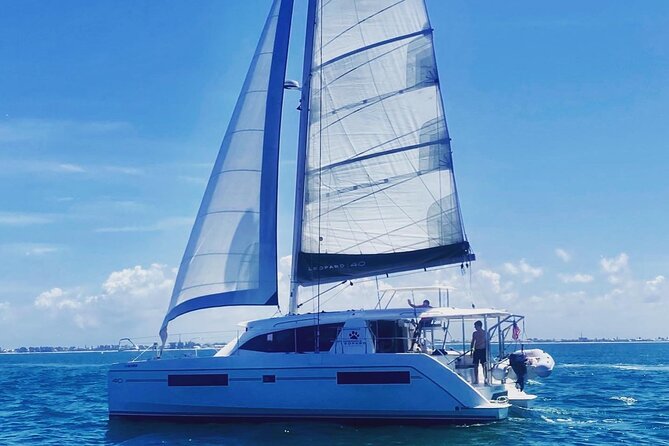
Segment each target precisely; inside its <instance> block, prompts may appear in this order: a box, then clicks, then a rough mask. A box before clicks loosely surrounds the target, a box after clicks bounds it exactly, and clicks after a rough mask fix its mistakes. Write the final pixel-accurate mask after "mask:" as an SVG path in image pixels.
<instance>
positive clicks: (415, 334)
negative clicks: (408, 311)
mask: <svg viewBox="0 0 669 446" xmlns="http://www.w3.org/2000/svg"><path fill="white" fill-rule="evenodd" d="M407 302H408V303H409V306H410V307H411V308H413V309H414V310H415V309H417V308H432V305H430V301H429V300H427V299H425V300H424V301H423V303H422V304H420V305H414V304H413V302H411V299H407ZM431 323H432V319H420V320H419V321H418V326H417V327H416V331H414V332H413V339H411V347H409V351H413V347H414V345H416V342H418V337H419V336H420V332H421V331H422V330H423V328H424V327H425V326H426V325H429V324H431Z"/></svg>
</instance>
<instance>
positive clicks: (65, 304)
mask: <svg viewBox="0 0 669 446" xmlns="http://www.w3.org/2000/svg"><path fill="white" fill-rule="evenodd" d="M34 304H35V306H36V307H37V308H41V309H54V310H63V309H69V310H72V309H76V308H79V307H81V305H82V304H81V302H80V301H79V300H77V299H76V298H71V297H70V296H69V293H66V292H65V291H63V290H62V289H61V288H51V289H50V290H48V291H44V292H43V293H41V294H40V295H39V296H37V297H36V298H35V302H34Z"/></svg>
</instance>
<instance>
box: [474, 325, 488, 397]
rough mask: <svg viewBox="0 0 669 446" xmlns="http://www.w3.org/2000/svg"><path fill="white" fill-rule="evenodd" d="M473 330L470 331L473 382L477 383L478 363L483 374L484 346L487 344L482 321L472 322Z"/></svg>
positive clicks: (484, 361)
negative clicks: (481, 367) (472, 331)
mask: <svg viewBox="0 0 669 446" xmlns="http://www.w3.org/2000/svg"><path fill="white" fill-rule="evenodd" d="M474 328H475V331H474V333H472V345H471V350H472V360H473V361H474V384H478V383H479V364H481V365H482V366H483V370H484V372H483V373H484V375H485V363H486V356H487V355H486V348H487V346H488V337H487V336H486V332H485V330H484V329H483V322H481V321H476V322H474Z"/></svg>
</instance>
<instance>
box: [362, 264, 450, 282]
mask: <svg viewBox="0 0 669 446" xmlns="http://www.w3.org/2000/svg"><path fill="white" fill-rule="evenodd" d="M456 267H457V268H460V265H457V264H455V263H453V264H450V265H442V266H439V267H431V268H432V269H430V268H428V269H425V270H424V269H423V268H421V269H419V270H413V271H409V272H404V273H394V274H393V273H390V274H392V276H390V274H388V277H389V278H393V279H396V278H398V277H405V276H412V275H414V274H424V273H431V272H435V271H440V270H442V269H447V268H456ZM372 280H374V278H373V277H367V278H362V279H357V280H356V283H361V282H371V281H372Z"/></svg>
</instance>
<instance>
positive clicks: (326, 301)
mask: <svg viewBox="0 0 669 446" xmlns="http://www.w3.org/2000/svg"><path fill="white" fill-rule="evenodd" d="M345 282H346V281H345ZM347 289H348V288H347V287H344V288H342V289H340V290H339V291H337V292H336V293H334V294H333V295H332V296H330V297H329V298H328V299H327V300H325V301H324V302H323V305H324V306H325V305H326V304H327V303H328V302H330V301H331V300H333V299H334V298H335V297H337V296H339V295H340V294H341V293H343V292H344V291H345V290H347Z"/></svg>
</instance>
